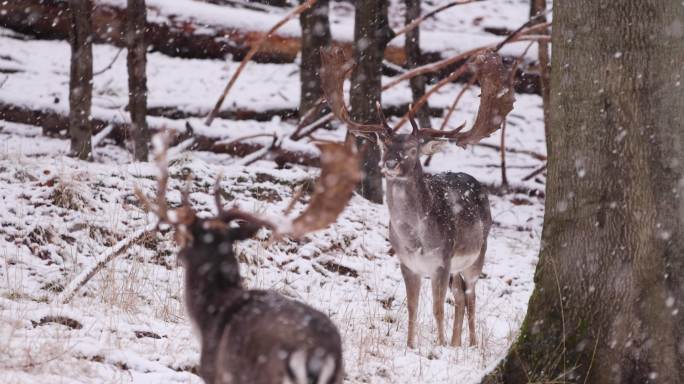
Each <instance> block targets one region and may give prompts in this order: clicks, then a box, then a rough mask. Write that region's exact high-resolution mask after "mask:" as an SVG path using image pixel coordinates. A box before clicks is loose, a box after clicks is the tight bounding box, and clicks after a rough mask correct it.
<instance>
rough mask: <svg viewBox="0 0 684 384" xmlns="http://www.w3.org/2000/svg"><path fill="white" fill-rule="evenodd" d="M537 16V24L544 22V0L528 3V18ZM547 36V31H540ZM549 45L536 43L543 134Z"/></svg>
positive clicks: (547, 124) (548, 70)
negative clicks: (542, 113) (542, 112)
mask: <svg viewBox="0 0 684 384" xmlns="http://www.w3.org/2000/svg"><path fill="white" fill-rule="evenodd" d="M535 16H539V21H538V22H539V23H545V22H546V0H531V1H530V18H532V17H535ZM542 32H543V33H544V34H548V33H549V31H548V30H544V31H542ZM549 59H550V57H549V43H548V42H545V41H540V42H539V43H538V60H539V86H540V88H541V95H542V102H543V110H544V132H546V131H547V130H548V127H549V108H550V107H549V97H550V96H549V95H550V92H549V85H550V83H551V75H550V71H551V66H550V64H551V63H550V61H549Z"/></svg>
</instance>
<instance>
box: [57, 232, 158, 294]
mask: <svg viewBox="0 0 684 384" xmlns="http://www.w3.org/2000/svg"><path fill="white" fill-rule="evenodd" d="M156 228H157V223H156V222H153V223H151V224H149V225H147V226H146V227H144V228H140V229H138V230H137V231H135V232H133V234H132V235H130V236H129V237H127V238H125V239H123V240H121V241H119V242H118V243H116V244H115V245H114V246H113V247H111V248H110V249H108V250H107V251H105V252H104V253H103V254H101V255H100V256H98V257H97V259H96V260H95V263H94V264H93V265H91V266H89V267H88V268H86V269H84V270H83V271H81V273H79V274H78V276H76V278H74V279H73V280H72V281H71V282H70V283H69V284H68V285H67V286H66V288H64V290H63V291H62V292H61V293H60V294H59V295H58V296H57V297H56V298H55V299H54V300H53V302H54V303H60V304H66V303H68V302H69V301H70V300H71V299H72V298H73V297H74V295H76V293H77V292H78V290H79V289H81V288H82V287H83V286H84V285H86V284H87V283H88V281H90V279H92V278H93V276H95V275H96V274H97V273H98V272H99V271H100V270H101V269H102V268H104V267H105V265H107V264H108V263H109V262H110V261H112V260H114V258H116V257H117V256H119V255H121V254H122V253H124V252H126V250H127V249H128V248H130V246H131V245H133V244H135V243H137V242H139V241H140V240H141V239H142V238H144V237H145V236H148V235H150V234H152V233H154V231H155V229H156Z"/></svg>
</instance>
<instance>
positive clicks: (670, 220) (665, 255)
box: [485, 0, 684, 384]
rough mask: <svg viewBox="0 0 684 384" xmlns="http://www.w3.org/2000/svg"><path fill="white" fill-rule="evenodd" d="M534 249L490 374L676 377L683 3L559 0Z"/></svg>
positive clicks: (679, 373)
mask: <svg viewBox="0 0 684 384" xmlns="http://www.w3.org/2000/svg"><path fill="white" fill-rule="evenodd" d="M553 24H554V25H553V57H552V71H551V89H553V92H551V114H550V120H551V126H550V130H549V138H548V139H549V140H548V147H549V163H548V164H549V167H548V178H547V180H548V184H547V194H546V216H545V218H544V230H543V234H542V249H541V254H540V260H539V264H538V266H537V272H536V275H535V283H536V287H535V291H534V293H533V294H532V297H531V299H530V305H529V309H528V313H527V317H526V319H525V321H524V323H523V327H522V332H521V334H520V336H519V338H518V340H517V341H516V343H515V345H514V346H513V347H512V349H511V351H510V352H509V355H508V357H507V358H506V359H505V360H504V361H503V362H502V363H501V364H500V366H499V367H498V369H496V370H495V371H494V372H493V373H492V374H491V375H489V376H488V377H487V378H486V379H485V382H486V383H528V382H547V381H551V380H555V381H554V382H578V383H601V384H605V383H682V382H684V319H683V318H682V317H683V315H684V311H682V309H684V308H682V303H684V281H683V280H684V279H683V276H684V257H682V255H684V199H683V196H684V182H682V180H684V109H683V108H682V106H683V105H684V84H682V81H683V80H684V66H682V65H681V63H682V61H684V27H683V26H684V7H683V6H682V4H681V1H680V0H643V1H631V0H619V1H617V0H601V1H594V0H592V1H588V0H585V1H557V2H556V3H555V4H554V15H553Z"/></svg>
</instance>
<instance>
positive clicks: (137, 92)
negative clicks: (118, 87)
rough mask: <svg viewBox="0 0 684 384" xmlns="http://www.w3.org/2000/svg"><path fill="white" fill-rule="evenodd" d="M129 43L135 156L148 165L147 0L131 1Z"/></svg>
mask: <svg viewBox="0 0 684 384" xmlns="http://www.w3.org/2000/svg"><path fill="white" fill-rule="evenodd" d="M127 9H128V13H127V15H126V16H127V18H126V43H127V46H128V57H127V65H128V109H129V110H130V112H131V128H132V131H133V156H134V157H135V159H136V160H137V161H147V155H148V145H149V142H150V132H149V129H148V128H147V120H146V117H147V76H146V73H145V70H146V68H147V44H145V21H146V18H147V12H146V10H145V0H128V8H127Z"/></svg>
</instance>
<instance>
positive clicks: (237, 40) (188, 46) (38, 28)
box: [0, 0, 540, 94]
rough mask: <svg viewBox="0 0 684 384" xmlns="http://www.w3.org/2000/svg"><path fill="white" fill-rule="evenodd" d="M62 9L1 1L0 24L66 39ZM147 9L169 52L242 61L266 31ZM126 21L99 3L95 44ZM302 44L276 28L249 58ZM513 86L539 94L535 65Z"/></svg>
mask: <svg viewBox="0 0 684 384" xmlns="http://www.w3.org/2000/svg"><path fill="white" fill-rule="evenodd" d="M66 8H67V7H66V2H65V1H59V0H13V1H0V26H2V27H4V28H9V29H12V30H14V31H17V32H20V33H23V34H26V35H29V36H33V37H37V38H40V39H57V40H66V39H67V36H68V27H69V25H68V20H67V19H68V18H67V16H66V12H67V10H66ZM148 14H149V17H148V23H147V29H146V34H145V38H146V39H147V41H148V42H149V44H150V45H151V48H152V50H154V51H158V52H161V53H163V54H165V55H168V56H173V57H184V58H197V59H224V58H225V57H226V56H227V55H231V56H232V59H233V60H235V61H240V60H242V59H243V58H244V56H245V55H246V54H247V52H249V50H250V48H251V47H252V46H253V45H254V44H255V43H256V42H258V41H259V40H260V39H261V38H262V37H263V36H264V34H265V32H264V31H250V30H244V29H240V28H227V27H220V26H211V25H202V24H198V23H196V22H194V21H193V20H186V19H182V18H177V17H173V15H171V16H166V15H162V14H160V12H159V11H158V10H155V8H154V7H149V8H148ZM125 24H126V10H125V9H123V8H119V7H116V6H114V5H111V4H104V3H97V4H96V6H95V10H94V13H93V28H94V34H95V36H94V39H95V43H103V44H112V45H115V46H118V47H124V46H125V45H126V42H125V38H124V31H125ZM334 45H336V46H338V47H341V48H342V49H343V50H344V51H345V55H346V56H347V57H351V55H352V46H351V42H335V43H334ZM300 49H301V42H300V39H299V37H298V36H288V35H284V34H277V33H276V34H273V35H271V36H267V37H266V40H265V42H264V44H263V45H262V47H261V48H260V49H259V50H258V51H257V53H256V54H255V55H254V57H253V60H254V61H256V62H261V63H291V62H294V60H295V57H296V56H297V54H298V53H299V51H300ZM385 59H386V60H387V61H389V62H391V63H393V64H396V65H399V66H403V65H404V63H405V62H406V54H405V52H404V49H403V47H400V46H393V45H390V46H388V47H387V48H386V49H385ZM442 59H444V57H443V56H442V54H441V53H440V52H423V54H422V58H421V63H423V64H427V63H431V62H436V61H439V60H442ZM504 62H505V63H506V64H507V65H511V64H512V63H513V58H512V57H504ZM462 64H463V63H462V62H457V63H453V64H452V65H449V66H446V67H444V68H442V69H441V70H440V71H438V72H435V73H431V74H429V75H428V78H429V79H430V81H435V80H439V79H442V78H444V77H446V76H448V75H449V74H450V73H452V72H453V71H454V70H455V69H457V68H458V67H459V66H460V65H462ZM467 80H468V79H467V78H462V79H459V81H467ZM515 90H516V92H519V93H535V94H540V83H539V74H538V72H537V71H536V70H534V69H532V70H531V71H528V70H523V69H518V71H517V73H516V82H515Z"/></svg>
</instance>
